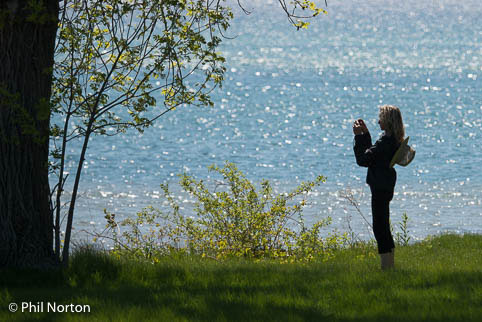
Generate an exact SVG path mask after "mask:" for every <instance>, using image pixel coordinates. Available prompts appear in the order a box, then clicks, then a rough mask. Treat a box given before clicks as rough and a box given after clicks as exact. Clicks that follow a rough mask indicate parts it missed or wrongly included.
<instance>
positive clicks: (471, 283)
mask: <svg viewBox="0 0 482 322" xmlns="http://www.w3.org/2000/svg"><path fill="white" fill-rule="evenodd" d="M481 248H482V236H481V235H466V236H463V237H462V236H457V235H443V236H439V237H436V238H432V239H428V240H426V241H424V242H420V243H416V244H414V245H410V246H405V247H398V248H397V250H396V266H397V268H396V269H395V270H394V271H389V272H382V271H380V270H379V260H378V257H377V256H376V253H375V249H374V248H366V247H359V248H353V249H345V250H340V251H337V252H336V253H335V257H334V258H332V259H330V260H329V261H326V262H313V263H309V264H305V265H302V264H277V263H274V262H261V263H253V262H243V261H234V260H233V261H228V262H222V263H219V262H216V261H212V260H198V259H192V258H191V259H189V258H178V259H164V260H162V261H161V262H160V263H158V264H155V265H153V264H147V263H140V262H134V261H122V260H117V259H114V258H112V257H109V256H107V255H102V254H93V253H91V252H84V253H82V252H80V253H78V254H76V255H75V256H74V257H73V258H72V265H71V267H69V269H68V270H66V271H63V272H61V271H58V272H34V271H21V272H18V271H3V272H1V275H0V308H1V309H0V321H26V320H33V321H35V320H38V321H187V320H205V321H233V320H239V321H248V320H249V321H253V320H257V321H324V320H326V321H480V318H481V317H482V306H481V303H482V251H481ZM22 302H31V303H30V304H32V305H33V306H31V307H30V310H31V311H33V309H34V308H37V309H38V308H39V305H40V303H42V302H43V305H44V306H43V311H44V312H43V313H38V312H37V313H33V312H31V313H28V312H23V313H22V312H21V311H22V309H21V305H22ZM54 302H56V304H62V305H67V304H71V303H72V304H74V305H88V306H89V308H90V313H53V312H47V305H48V303H50V304H51V305H52V304H53V303H54ZM10 303H17V304H18V305H19V307H18V311H17V312H16V313H11V312H9V304H10ZM64 309H66V310H69V309H72V308H71V307H64ZM28 310H29V309H26V311H28ZM84 310H86V308H85V307H84Z"/></svg>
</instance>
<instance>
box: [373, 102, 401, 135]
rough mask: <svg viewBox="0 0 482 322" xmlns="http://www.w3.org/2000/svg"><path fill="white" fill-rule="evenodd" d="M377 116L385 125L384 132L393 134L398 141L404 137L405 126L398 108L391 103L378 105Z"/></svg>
mask: <svg viewBox="0 0 482 322" xmlns="http://www.w3.org/2000/svg"><path fill="white" fill-rule="evenodd" d="M379 117H380V122H382V123H383V125H384V127H385V133H386V134H387V135H393V136H394V137H395V139H396V140H397V141H398V142H402V141H403V138H404V137H405V126H404V125H403V120H402V113H401V112H400V109H399V108H398V107H396V106H393V105H383V106H380V116H379Z"/></svg>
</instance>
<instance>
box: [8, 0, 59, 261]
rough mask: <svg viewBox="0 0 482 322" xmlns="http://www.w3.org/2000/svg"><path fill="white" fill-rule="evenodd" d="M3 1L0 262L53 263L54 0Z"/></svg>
mask: <svg viewBox="0 0 482 322" xmlns="http://www.w3.org/2000/svg"><path fill="white" fill-rule="evenodd" d="M29 2H30V3H31V4H33V3H35V2H36V1H29V0H6V1H3V0H2V1H1V2H0V267H5V266H14V267H37V266H46V265H48V266H50V265H52V264H54V263H55V262H56V259H55V258H54V255H53V237H52V234H53V219H52V213H51V210H50V202H49V194H50V189H49V181H48V155H49V122H50V107H49V100H50V95H51V83H52V67H53V63H54V46H55V37H56V32H57V24H58V21H57V19H58V13H59V8H58V5H59V4H58V0H43V1H38V3H40V4H41V5H42V6H41V7H40V8H39V7H38V6H37V8H36V9H32V8H29V7H28V3H29Z"/></svg>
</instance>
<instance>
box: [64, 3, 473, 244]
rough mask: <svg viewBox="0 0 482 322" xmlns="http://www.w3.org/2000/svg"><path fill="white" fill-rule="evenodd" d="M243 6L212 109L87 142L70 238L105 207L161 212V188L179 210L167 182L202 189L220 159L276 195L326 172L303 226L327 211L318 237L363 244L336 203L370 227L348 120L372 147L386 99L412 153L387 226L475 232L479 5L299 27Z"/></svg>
mask: <svg viewBox="0 0 482 322" xmlns="http://www.w3.org/2000/svg"><path fill="white" fill-rule="evenodd" d="M245 2H246V3H245V4H244V6H245V7H247V9H249V10H251V11H252V14H250V15H245V14H244V13H242V12H241V11H240V10H239V8H237V7H236V2H235V1H233V8H234V9H235V13H236V19H235V20H234V21H233V23H232V28H231V29H229V31H228V32H227V36H229V37H235V38H234V39H225V40H224V43H223V46H222V49H221V51H222V52H223V54H224V55H225V57H226V58H227V63H226V67H227V73H226V80H225V82H224V85H223V87H222V88H220V89H217V90H215V91H214V93H213V100H214V102H215V106H214V107H213V108H195V107H184V108H180V109H177V110H176V111H174V112H170V113H168V114H166V115H165V116H164V117H163V118H162V119H160V120H159V121H158V122H157V123H156V125H155V126H154V127H152V128H150V129H148V130H146V132H145V133H144V134H142V135H141V134H138V133H137V132H135V131H129V132H128V133H127V134H125V135H119V136H115V137H94V138H93V139H92V141H91V144H90V147H89V150H88V155H87V161H86V163H85V166H84V169H83V171H84V172H83V176H82V180H81V186H80V196H79V200H78V204H77V208H76V215H75V219H74V226H75V230H76V231H80V230H81V229H87V230H94V229H95V230H97V231H100V230H102V228H103V226H104V224H105V222H104V219H103V209H104V208H106V209H107V210H109V211H111V212H114V213H116V214H117V215H118V216H119V217H125V216H134V215H135V213H136V211H139V210H141V208H142V207H143V206H146V205H153V206H156V207H162V205H163V197H162V191H161V189H160V187H159V184H161V183H165V182H168V183H169V184H170V186H171V187H172V189H173V191H174V192H175V194H177V195H178V198H179V200H180V202H181V203H182V204H183V205H184V206H185V207H184V208H185V209H184V211H186V212H187V214H189V210H190V207H191V206H190V205H191V204H192V201H191V200H190V198H189V197H188V196H186V195H185V194H182V193H181V192H180V191H179V190H180V189H179V187H178V185H176V184H177V182H178V180H179V179H178V178H177V176H176V175H177V174H179V173H183V172H186V173H189V174H191V175H194V176H195V177H196V178H198V179H203V180H206V181H208V182H210V181H211V182H212V180H214V179H219V178H218V177H215V176H213V173H209V172H208V171H207V166H209V165H211V164H217V165H219V166H222V165H223V164H224V162H225V161H231V162H234V163H236V164H237V166H238V167H239V169H240V170H241V171H243V172H244V173H245V174H246V176H247V177H248V178H249V179H251V180H253V181H254V182H259V181H260V180H261V179H263V178H264V179H269V180H271V181H272V182H273V184H274V185H275V187H276V190H277V191H280V192H285V191H286V192H287V191H289V190H290V189H293V188H295V187H296V186H297V185H298V184H299V183H301V181H308V180H313V179H315V177H316V176H318V175H323V176H326V178H327V180H326V183H324V184H322V185H321V186H320V187H318V188H317V189H316V191H314V192H313V193H312V194H310V196H309V201H310V202H311V204H310V205H309V206H308V207H306V208H305V210H304V213H305V214H306V216H307V218H308V221H314V220H317V219H321V218H323V217H326V216H331V217H332V219H333V223H332V225H331V228H330V229H334V228H336V229H338V230H341V231H346V230H347V229H352V230H353V231H355V232H356V233H357V234H359V236H361V237H367V236H368V237H369V236H370V235H369V230H368V229H367V225H366V224H365V222H364V220H363V218H362V216H361V215H360V214H359V213H357V212H356V211H355V209H354V208H352V207H351V206H350V204H349V203H348V202H347V201H346V200H345V199H344V198H342V197H341V196H340V192H341V191H344V190H345V189H350V190H351V191H352V192H353V193H354V195H355V197H356V199H357V200H358V202H359V203H360V206H361V211H362V213H363V214H364V216H365V217H366V218H367V220H368V221H370V220H371V214H370V192H369V189H368V186H366V184H365V176H366V168H360V167H358V166H357V165H356V163H355V157H354V154H353V148H352V145H353V134H352V128H351V125H352V123H353V121H354V120H356V119H358V118H363V119H364V120H365V121H366V123H367V125H368V127H369V130H370V131H371V133H372V138H373V140H375V139H376V138H377V137H378V136H379V135H380V133H381V132H380V129H379V127H378V124H377V121H378V106H380V105H382V104H394V105H397V106H399V107H400V109H401V111H402V115H403V118H404V122H405V126H406V135H408V136H410V144H411V145H412V146H413V147H414V148H415V149H416V151H417V155H416V157H415V159H414V161H413V162H412V164H410V165H409V166H408V167H406V168H401V167H397V168H396V169H397V173H398V181H397V185H396V188H395V196H394V200H393V201H392V203H391V218H392V222H393V223H395V224H396V223H397V222H399V221H400V220H401V215H402V214H403V213H404V212H405V213H407V215H408V217H409V226H408V228H409V230H410V231H411V235H412V237H414V238H415V239H416V238H423V237H425V236H427V235H431V234H437V233H440V232H444V231H453V232H458V233H465V232H475V233H481V232H482V205H481V200H482V178H481V175H482V149H481V148H482V143H481V140H482V133H481V130H482V91H481V88H482V86H481V85H482V65H481V62H482V47H481V44H482V24H481V23H480V22H481V21H482V4H481V3H480V0H467V1H457V0H440V1H435V0H434V1H414V0H409V1H385V0H383V1H381V0H379V1H368V2H360V1H352V0H349V1H328V5H329V7H328V8H327V9H328V12H329V14H328V15H323V16H320V17H319V18H317V19H313V20H311V25H310V27H309V29H308V30H303V31H296V30H295V28H293V27H290V25H289V22H288V20H287V19H286V17H285V16H284V15H283V12H282V10H281V8H280V7H279V5H278V3H277V1H245ZM322 3H323V2H322ZM72 151H73V152H74V153H73V154H72V158H74V159H75V158H77V157H78V152H76V151H75V149H74V150H72ZM70 160H72V159H70ZM72 166H73V163H71V164H70V167H72ZM69 171H71V172H72V173H74V171H75V169H74V168H70V169H69ZM67 197H68V195H67Z"/></svg>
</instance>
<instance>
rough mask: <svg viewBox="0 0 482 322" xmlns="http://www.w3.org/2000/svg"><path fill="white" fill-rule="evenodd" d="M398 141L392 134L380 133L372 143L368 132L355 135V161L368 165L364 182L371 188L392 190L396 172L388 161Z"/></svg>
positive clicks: (361, 164) (397, 145)
mask: <svg viewBox="0 0 482 322" xmlns="http://www.w3.org/2000/svg"><path fill="white" fill-rule="evenodd" d="M399 146H400V143H398V142H397V140H395V138H394V137H393V136H389V135H386V134H384V135H382V136H381V137H380V139H378V140H377V141H376V142H375V144H374V145H372V138H371V136H370V133H365V134H361V135H355V144H354V146H353V150H354V151H355V158H356V163H357V164H358V165H359V166H361V167H368V172H367V179H366V182H367V184H368V185H369V186H370V188H371V189H375V190H387V191H392V192H393V190H394V188H395V182H396V181H397V172H396V171H395V169H394V168H390V161H391V160H392V158H393V156H394V154H395V152H396V151H397V149H398V147H399Z"/></svg>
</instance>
